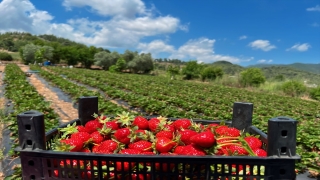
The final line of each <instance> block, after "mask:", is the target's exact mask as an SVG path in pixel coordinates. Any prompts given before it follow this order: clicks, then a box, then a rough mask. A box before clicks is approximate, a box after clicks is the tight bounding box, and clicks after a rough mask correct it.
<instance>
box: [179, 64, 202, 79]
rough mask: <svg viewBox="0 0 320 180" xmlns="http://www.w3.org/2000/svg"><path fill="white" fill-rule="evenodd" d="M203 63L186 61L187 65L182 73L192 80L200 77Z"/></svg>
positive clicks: (185, 77)
mask: <svg viewBox="0 0 320 180" xmlns="http://www.w3.org/2000/svg"><path fill="white" fill-rule="evenodd" d="M201 68H202V65H200V64H198V62H197V61H189V62H187V63H186V66H185V67H184V68H182V74H183V75H184V79H187V80H191V79H194V78H198V77H199V75H200V71H201Z"/></svg>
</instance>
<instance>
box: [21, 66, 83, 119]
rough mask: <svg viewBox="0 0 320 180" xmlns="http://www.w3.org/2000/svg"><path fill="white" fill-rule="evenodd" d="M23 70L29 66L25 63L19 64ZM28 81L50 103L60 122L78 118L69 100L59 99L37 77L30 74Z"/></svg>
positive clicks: (76, 111)
mask: <svg viewBox="0 0 320 180" xmlns="http://www.w3.org/2000/svg"><path fill="white" fill-rule="evenodd" d="M19 66H20V68H21V70H22V71H23V72H27V71H29V67H28V66H25V65H19ZM28 78H29V81H30V83H31V85H33V86H34V87H35V88H36V90H37V91H38V93H39V94H41V95H42V96H43V97H44V98H45V100H46V101H48V102H50V103H51V108H53V109H54V111H55V112H56V113H57V114H58V115H59V117H60V122H61V123H67V122H69V121H70V120H74V119H77V118H78V110H77V109H76V108H74V107H73V104H72V103H70V102H65V101H63V100H60V99H59V97H58V95H57V94H56V93H55V92H53V91H51V90H50V89H49V88H47V87H46V86H45V85H44V84H43V83H42V82H41V81H40V80H39V79H38V78H37V77H35V76H34V75H31V76H30V77H28Z"/></svg>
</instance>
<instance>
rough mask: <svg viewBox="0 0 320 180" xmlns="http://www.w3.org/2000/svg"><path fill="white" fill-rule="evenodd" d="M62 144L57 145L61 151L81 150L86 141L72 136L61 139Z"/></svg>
mask: <svg viewBox="0 0 320 180" xmlns="http://www.w3.org/2000/svg"><path fill="white" fill-rule="evenodd" d="M60 142H61V144H62V145H61V146H60V147H57V149H58V150H60V151H70V152H79V151H80V150H81V149H82V148H83V145H84V142H83V141H82V140H81V139H79V138H70V139H65V140H61V141H60Z"/></svg>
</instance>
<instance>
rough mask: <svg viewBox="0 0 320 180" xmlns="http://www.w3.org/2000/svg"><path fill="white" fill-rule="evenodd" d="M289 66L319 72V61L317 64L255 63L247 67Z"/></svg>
mask: <svg viewBox="0 0 320 180" xmlns="http://www.w3.org/2000/svg"><path fill="white" fill-rule="evenodd" d="M272 66H274V67H290V68H294V69H297V70H301V71H306V72H310V73H316V74H320V63H319V64H305V63H293V64H255V65H251V66H248V67H258V68H265V67H272Z"/></svg>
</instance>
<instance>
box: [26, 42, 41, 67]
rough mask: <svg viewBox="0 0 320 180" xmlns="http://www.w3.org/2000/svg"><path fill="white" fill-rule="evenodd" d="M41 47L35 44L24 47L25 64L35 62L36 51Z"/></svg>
mask: <svg viewBox="0 0 320 180" xmlns="http://www.w3.org/2000/svg"><path fill="white" fill-rule="evenodd" d="M39 49H40V46H36V45H34V44H27V45H25V46H24V47H23V50H22V52H23V54H22V56H23V58H22V59H23V60H24V63H25V64H29V63H33V62H34V61H35V60H36V59H35V53H36V52H37V51H38V50H39Z"/></svg>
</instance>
